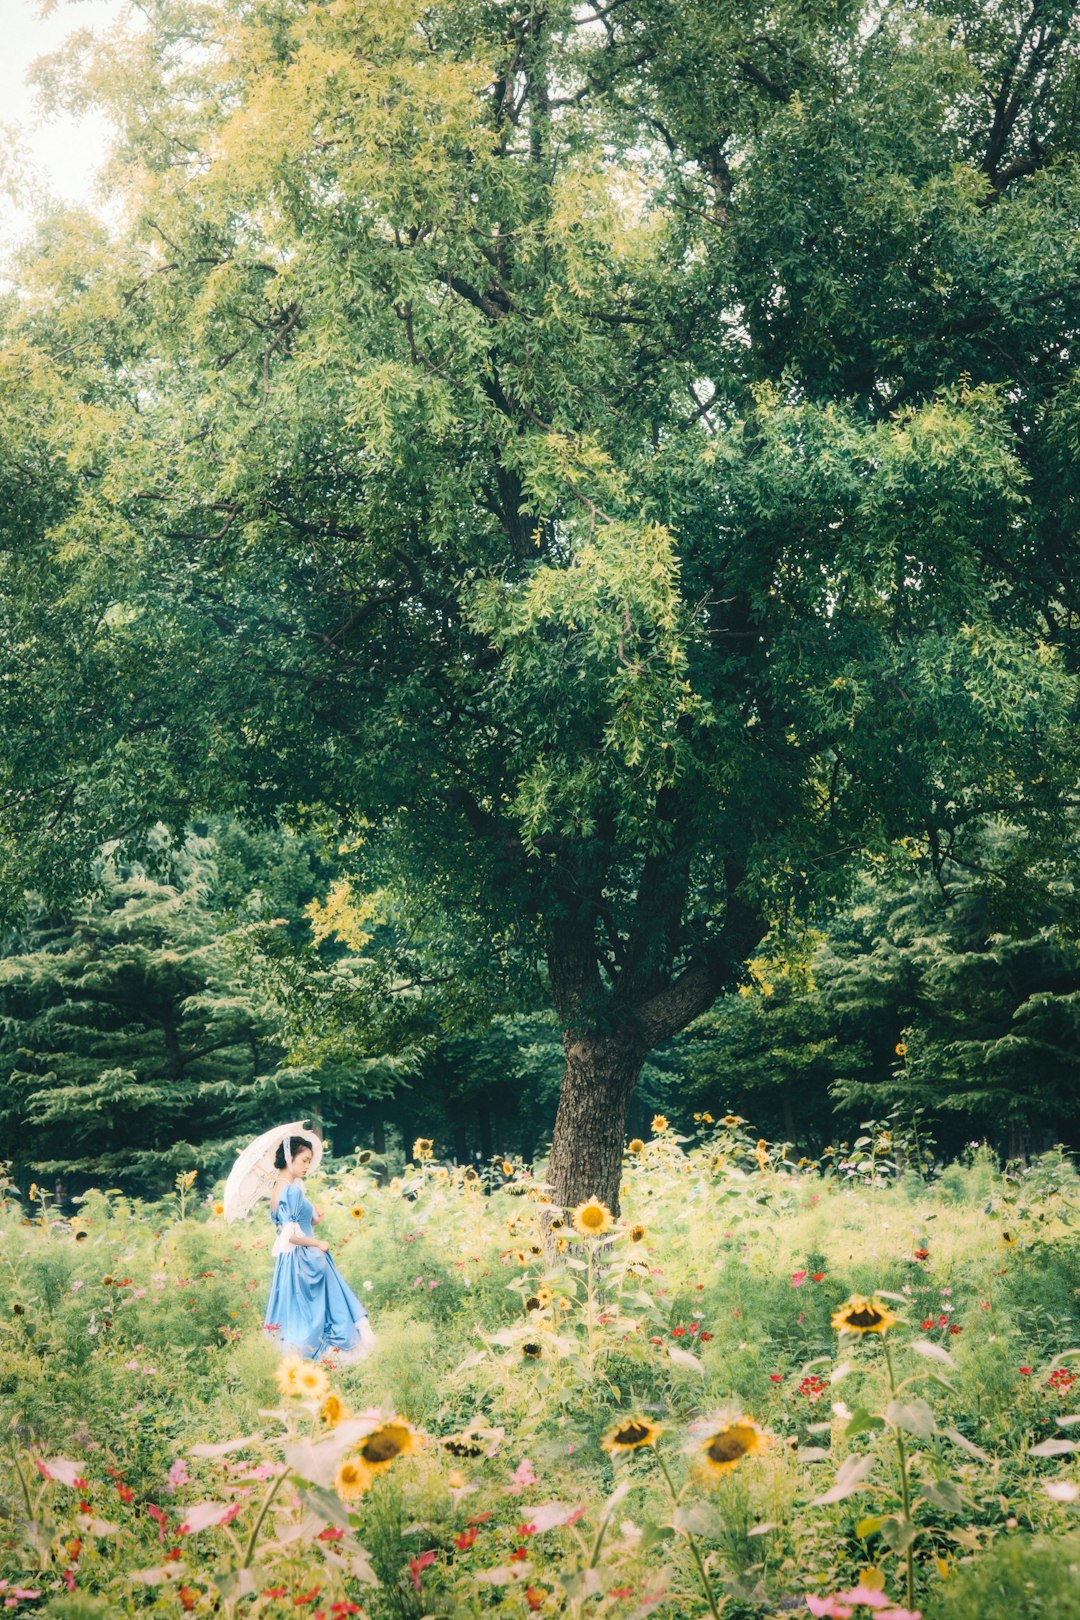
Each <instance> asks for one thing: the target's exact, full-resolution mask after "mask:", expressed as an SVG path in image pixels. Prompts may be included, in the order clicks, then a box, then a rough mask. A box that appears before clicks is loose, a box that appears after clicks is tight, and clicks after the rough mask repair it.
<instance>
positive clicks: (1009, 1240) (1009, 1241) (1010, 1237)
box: [1001, 1232, 1016, 1249]
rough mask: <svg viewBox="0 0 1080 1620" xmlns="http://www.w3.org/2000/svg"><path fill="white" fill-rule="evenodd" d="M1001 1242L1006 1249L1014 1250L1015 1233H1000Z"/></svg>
mask: <svg viewBox="0 0 1080 1620" xmlns="http://www.w3.org/2000/svg"><path fill="white" fill-rule="evenodd" d="M1001 1241H1002V1243H1003V1244H1004V1246H1005V1248H1006V1249H1015V1247H1016V1234H1015V1232H1002V1234H1001Z"/></svg>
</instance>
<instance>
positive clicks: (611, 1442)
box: [600, 1417, 664, 1457]
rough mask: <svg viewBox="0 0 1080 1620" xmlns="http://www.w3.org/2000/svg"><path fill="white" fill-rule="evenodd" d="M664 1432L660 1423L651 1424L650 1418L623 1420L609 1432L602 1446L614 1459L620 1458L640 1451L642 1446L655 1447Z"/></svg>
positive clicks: (602, 1441)
mask: <svg viewBox="0 0 1080 1620" xmlns="http://www.w3.org/2000/svg"><path fill="white" fill-rule="evenodd" d="M663 1432H664V1431H663V1429H662V1428H661V1427H660V1425H659V1423H650V1422H649V1420H648V1418H643V1417H633V1418H622V1419H621V1420H620V1421H619V1422H618V1423H616V1425H615V1427H614V1428H613V1429H609V1430H608V1432H607V1434H605V1436H604V1438H603V1439H602V1440H601V1442H600V1444H601V1446H602V1447H603V1448H604V1450H605V1451H610V1453H611V1455H612V1456H613V1457H619V1456H622V1455H623V1454H624V1453H625V1452H629V1451H640V1450H641V1448H642V1446H654V1445H655V1444H656V1442H657V1440H659V1438H660V1436H661V1434H662V1433H663Z"/></svg>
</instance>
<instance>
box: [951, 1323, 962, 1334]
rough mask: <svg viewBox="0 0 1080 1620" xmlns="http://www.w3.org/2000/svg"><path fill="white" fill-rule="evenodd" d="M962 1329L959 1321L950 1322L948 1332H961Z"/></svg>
mask: <svg viewBox="0 0 1080 1620" xmlns="http://www.w3.org/2000/svg"><path fill="white" fill-rule="evenodd" d="M963 1331H964V1330H963V1328H962V1327H961V1326H960V1324H959V1322H953V1323H952V1324H951V1326H950V1328H949V1332H950V1333H963Z"/></svg>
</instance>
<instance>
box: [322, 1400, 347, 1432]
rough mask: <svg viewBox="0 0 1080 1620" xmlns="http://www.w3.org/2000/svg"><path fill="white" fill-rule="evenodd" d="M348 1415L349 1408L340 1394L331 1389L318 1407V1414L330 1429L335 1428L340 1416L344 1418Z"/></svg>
mask: <svg viewBox="0 0 1080 1620" xmlns="http://www.w3.org/2000/svg"><path fill="white" fill-rule="evenodd" d="M348 1415H349V1409H348V1407H347V1406H346V1405H345V1402H344V1401H343V1400H342V1399H341V1396H340V1395H335V1394H334V1392H333V1390H331V1392H330V1394H329V1395H328V1396H327V1397H326V1399H325V1401H323V1403H322V1405H321V1406H320V1408H319V1416H320V1417H321V1418H322V1420H323V1422H324V1423H326V1424H328V1425H329V1427H330V1428H331V1429H336V1428H337V1426H338V1424H339V1423H340V1422H341V1420H342V1418H346V1417H348Z"/></svg>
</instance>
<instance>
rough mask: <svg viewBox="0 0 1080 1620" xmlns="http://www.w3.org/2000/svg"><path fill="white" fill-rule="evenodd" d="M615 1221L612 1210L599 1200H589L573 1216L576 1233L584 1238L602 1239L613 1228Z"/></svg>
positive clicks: (580, 1205) (579, 1206)
mask: <svg viewBox="0 0 1080 1620" xmlns="http://www.w3.org/2000/svg"><path fill="white" fill-rule="evenodd" d="M614 1219H615V1217H614V1216H613V1215H612V1213H611V1211H610V1209H608V1207H607V1205H606V1204H602V1203H601V1202H600V1200H599V1198H587V1199H586V1200H585V1202H584V1203H583V1204H579V1205H578V1207H577V1209H575V1211H574V1213H573V1215H572V1216H571V1220H572V1221H573V1223H574V1231H575V1232H578V1233H580V1235H581V1236H582V1237H602V1236H603V1234H604V1233H605V1232H606V1231H608V1229H609V1228H610V1227H611V1226H612V1224H613V1222H614Z"/></svg>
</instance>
